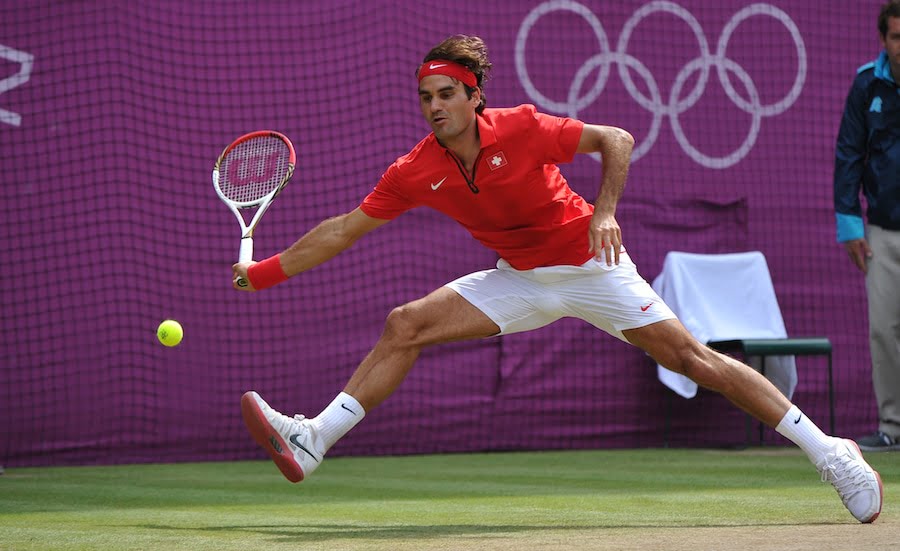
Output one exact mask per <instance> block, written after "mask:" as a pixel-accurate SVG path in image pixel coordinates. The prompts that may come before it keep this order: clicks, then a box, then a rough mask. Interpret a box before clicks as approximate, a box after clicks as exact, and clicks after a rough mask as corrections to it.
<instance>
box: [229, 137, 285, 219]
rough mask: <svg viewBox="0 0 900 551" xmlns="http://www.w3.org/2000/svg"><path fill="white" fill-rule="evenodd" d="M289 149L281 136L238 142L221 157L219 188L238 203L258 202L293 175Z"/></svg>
mask: <svg viewBox="0 0 900 551" xmlns="http://www.w3.org/2000/svg"><path fill="white" fill-rule="evenodd" d="M290 170H291V167H290V150H289V148H288V146H287V145H286V144H285V143H284V142H283V141H282V140H281V139H279V138H277V137H274V136H257V137H255V138H251V139H249V140H247V141H245V142H241V143H239V144H238V145H236V146H235V147H234V148H233V149H231V151H229V152H228V153H227V154H226V155H225V157H224V159H222V163H221V167H220V170H219V188H220V189H221V191H222V194H223V195H225V197H227V198H228V199H229V200H231V201H234V202H236V203H252V202H254V201H259V200H260V199H262V198H263V197H265V196H266V195H268V194H269V193H271V192H272V191H274V190H276V189H278V188H279V187H280V186H281V185H282V184H283V183H284V181H285V180H286V179H287V177H288V175H289V174H290Z"/></svg>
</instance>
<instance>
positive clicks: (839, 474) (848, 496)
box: [816, 438, 884, 523]
mask: <svg viewBox="0 0 900 551" xmlns="http://www.w3.org/2000/svg"><path fill="white" fill-rule="evenodd" d="M816 469H817V470H818V471H819V474H821V475H822V482H831V485H832V486H834V489H835V490H837V493H838V495H840V496H841V501H843V502H844V506H845V507H846V508H847V509H848V510H849V511H850V513H851V514H852V515H853V516H854V517H856V520H858V521H860V522H865V523H868V522H873V521H874V520H875V519H876V518H878V515H879V514H880V513H881V504H882V501H883V500H884V486H883V485H882V483H881V477H880V476H879V475H878V473H877V472H876V471H875V470H874V469H873V468H872V467H870V466H869V464H868V463H866V461H865V459H863V457H862V452H860V451H859V446H857V445H856V442H854V441H853V440H846V439H842V438H841V439H835V444H834V446H833V447H832V448H831V450H829V451H828V453H826V454H825V456H824V457H822V458H821V459H820V460H819V461H818V462H817V463H816Z"/></svg>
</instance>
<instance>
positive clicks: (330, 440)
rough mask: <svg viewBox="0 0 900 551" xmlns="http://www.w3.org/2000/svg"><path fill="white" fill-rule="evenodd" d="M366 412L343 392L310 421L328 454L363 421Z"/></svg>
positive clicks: (351, 397) (354, 399)
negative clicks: (329, 450)
mask: <svg viewBox="0 0 900 551" xmlns="http://www.w3.org/2000/svg"><path fill="white" fill-rule="evenodd" d="M365 416H366V410H364V409H363V407H362V406H361V405H359V402H357V401H356V398H354V397H353V396H350V395H349V394H347V393H346V392H341V393H340V394H338V395H337V397H336V398H335V399H334V400H332V402H331V403H330V404H328V407H326V408H325V409H323V410H322V413H320V414H319V415H317V416H316V417H315V418H313V419H310V421H312V424H313V427H315V429H316V432H317V433H318V434H319V438H321V441H322V443H323V444H324V445H325V449H324V450H323V453H324V452H327V451H328V449H329V448H331V446H333V445H334V443H335V442H337V441H338V440H340V438H341V437H342V436H344V435H345V434H347V433H348V432H350V429H352V428H353V427H355V426H356V424H357V423H359V422H360V421H362V420H363V417H365Z"/></svg>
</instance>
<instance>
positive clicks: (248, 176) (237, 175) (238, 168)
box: [228, 151, 283, 187]
mask: <svg viewBox="0 0 900 551" xmlns="http://www.w3.org/2000/svg"><path fill="white" fill-rule="evenodd" d="M282 158H283V156H282V154H281V152H280V151H276V152H274V153H270V154H269V155H268V156H262V155H258V156H254V157H248V158H245V159H229V161H228V181H229V182H230V183H231V185H233V186H236V187H240V186H247V185H250V184H263V183H265V182H268V181H269V180H271V179H272V177H273V176H275V175H276V173H277V172H278V163H279V161H281V160H282Z"/></svg>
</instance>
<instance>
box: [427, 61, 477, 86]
mask: <svg viewBox="0 0 900 551" xmlns="http://www.w3.org/2000/svg"><path fill="white" fill-rule="evenodd" d="M431 75H444V76H448V77H452V78H455V79H456V80H458V81H460V82H462V83H463V84H467V85H468V86H469V87H471V88H475V87H477V86H478V79H477V78H475V73H473V72H472V71H470V70H469V69H467V68H466V67H464V66H463V65H460V64H459V63H455V62H453V61H447V60H446V59H432V60H431V61H426V62H425V63H423V64H422V66H421V67H419V82H422V79H423V78H425V77H428V76H431Z"/></svg>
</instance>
